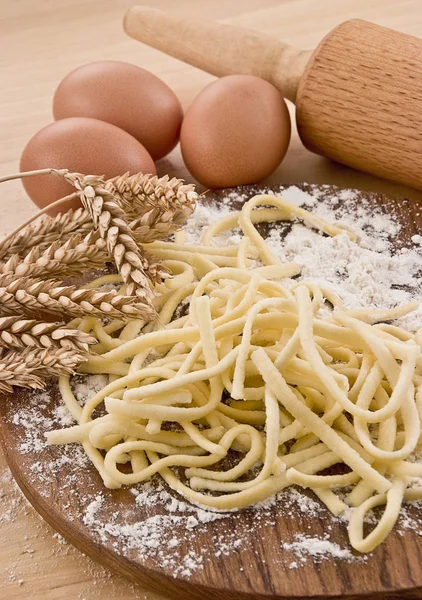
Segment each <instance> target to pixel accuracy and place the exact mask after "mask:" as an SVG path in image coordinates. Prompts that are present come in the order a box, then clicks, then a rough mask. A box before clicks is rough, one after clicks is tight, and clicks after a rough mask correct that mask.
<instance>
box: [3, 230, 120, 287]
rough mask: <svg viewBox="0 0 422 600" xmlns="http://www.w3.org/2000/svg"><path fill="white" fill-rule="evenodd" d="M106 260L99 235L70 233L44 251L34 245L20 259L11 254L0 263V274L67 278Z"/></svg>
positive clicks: (103, 245) (92, 232)
mask: <svg viewBox="0 0 422 600" xmlns="http://www.w3.org/2000/svg"><path fill="white" fill-rule="evenodd" d="M107 260H110V258H109V255H108V252H107V248H106V243H105V241H104V240H103V239H102V238H100V235H99V232H97V231H91V232H90V233H89V234H88V235H87V236H85V237H82V236H81V235H79V234H73V235H71V236H70V238H69V239H68V240H67V241H66V242H64V243H62V241H61V240H56V241H55V242H53V244H51V245H50V246H48V247H47V248H45V249H43V248H41V246H34V247H33V248H31V250H30V251H29V253H28V254H27V255H26V256H25V257H24V258H23V259H22V257H21V256H20V255H19V254H14V255H12V256H11V257H10V258H9V259H8V260H7V261H6V262H5V263H3V264H0V273H3V274H5V273H14V274H15V275H16V276H19V277H23V276H27V277H41V278H42V277H53V276H54V277H64V276H68V277H69V276H71V275H78V274H80V273H83V272H84V271H85V270H87V269H91V268H98V267H104V266H105V263H106V262H107Z"/></svg>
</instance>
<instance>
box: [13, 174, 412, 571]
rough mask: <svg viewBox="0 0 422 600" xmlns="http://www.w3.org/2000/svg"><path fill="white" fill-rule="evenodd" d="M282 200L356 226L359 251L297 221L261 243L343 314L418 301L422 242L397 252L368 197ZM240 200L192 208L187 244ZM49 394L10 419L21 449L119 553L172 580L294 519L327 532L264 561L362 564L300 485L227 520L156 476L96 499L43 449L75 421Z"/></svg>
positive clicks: (391, 227) (79, 471) (226, 239)
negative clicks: (329, 295) (335, 301)
mask: <svg viewBox="0 0 422 600" xmlns="http://www.w3.org/2000/svg"><path fill="white" fill-rule="evenodd" d="M318 196H321V198H319V197H318ZM283 197H284V198H285V199H286V200H288V201H290V202H293V203H294V204H297V205H303V206H304V207H305V208H307V209H311V210H313V211H314V212H316V213H317V214H318V215H319V216H321V217H322V218H324V219H325V220H327V221H331V222H333V221H334V220H336V221H337V222H339V223H340V224H343V225H345V226H347V227H350V228H352V229H353V230H354V231H355V232H356V233H357V234H358V235H359V238H360V244H359V245H358V244H354V243H353V242H351V241H350V240H349V238H348V237H347V236H346V235H339V236H336V237H335V238H330V237H325V236H322V235H320V234H319V233H318V232H315V231H313V230H310V229H308V228H306V227H304V226H302V225H300V224H298V223H294V224H293V225H292V224H287V225H281V226H276V227H275V228H274V230H273V231H272V232H271V233H270V235H269V238H268V240H267V243H268V244H269V246H270V248H271V250H272V252H273V253H274V254H275V255H277V256H278V257H279V258H280V259H281V260H283V261H295V262H297V263H299V264H300V265H301V266H302V275H301V277H302V278H305V279H311V280H314V281H316V282H318V283H319V284H321V285H323V286H325V287H329V288H331V289H332V290H334V291H335V292H336V293H337V294H338V295H339V296H340V297H341V298H342V299H343V301H344V303H345V305H346V307H347V308H357V307H376V308H379V307H394V306H396V305H397V304H401V303H407V302H409V301H411V300H413V299H415V298H417V297H418V296H420V295H421V287H422V283H421V277H420V275H421V269H422V246H421V243H420V242H421V241H422V237H421V236H420V235H419V234H416V235H414V236H413V240H412V241H413V243H414V245H415V247H407V246H406V245H404V246H403V247H402V248H401V249H400V250H399V251H398V252H397V253H396V254H394V251H393V246H392V241H393V240H394V239H395V238H396V237H397V236H398V235H400V229H401V226H400V224H399V223H398V221H397V220H396V219H395V217H394V216H393V215H392V214H384V213H383V211H382V209H381V208H379V207H374V205H373V204H372V203H370V202H368V201H361V200H359V203H358V205H356V197H355V193H354V192H353V191H351V190H343V191H337V192H334V193H333V192H329V191H328V190H327V189H326V190H323V191H322V193H321V192H319V191H318V190H316V189H314V190H313V192H312V195H311V194H308V193H305V192H303V191H301V190H299V189H298V188H296V187H294V186H293V187H291V188H289V189H287V190H286V191H284V192H283ZM243 199H244V198H239V196H236V194H233V193H232V194H230V195H229V196H228V197H227V198H225V199H222V200H221V201H220V203H219V204H218V206H213V207H209V206H198V208H197V210H196V212H195V214H194V215H193V216H192V217H191V219H190V220H189V222H188V225H187V227H186V235H187V241H188V242H190V243H198V242H199V239H200V237H201V235H202V233H203V231H204V229H205V228H206V227H208V226H209V225H210V224H211V223H213V222H215V221H216V220H218V219H219V218H220V217H222V216H223V215H225V214H228V213H229V212H230V206H231V204H232V203H233V202H234V203H236V202H237V201H239V200H243ZM286 233H287V235H286ZM419 238H420V239H419ZM238 242H239V233H238V232H236V231H235V232H230V233H229V234H224V235H222V236H220V238H219V240H217V243H220V244H238ZM286 283H287V284H289V282H288V281H287V282H286ZM421 317H422V312H421V311H420V310H419V311H415V313H412V314H411V315H409V316H407V317H405V318H403V319H401V320H400V323H401V325H402V326H404V327H407V328H408V329H409V330H415V329H416V328H418V327H420V326H421V325H422V318H421ZM104 385H105V379H104V378H103V377H102V376H93V377H90V378H85V379H83V378H82V377H77V378H74V380H73V388H74V390H75V393H76V395H77V398H78V401H79V402H80V403H81V404H84V403H85V402H86V400H87V399H88V398H89V397H90V396H92V395H93V393H95V391H97V390H98V389H101V388H102V387H103V386H104ZM52 397H53V398H56V397H57V393H54V392H49V391H46V392H39V393H34V394H33V395H32V396H31V401H30V402H29V403H28V404H27V405H26V406H25V408H24V409H22V410H20V411H19V412H17V413H16V414H15V415H14V417H13V424H14V425H15V426H16V428H17V430H16V431H17V435H18V436H19V439H20V440H21V443H20V446H19V449H20V451H21V452H22V454H24V455H28V454H29V455H31V457H32V458H33V462H32V464H31V466H30V471H31V476H32V477H36V478H37V479H39V480H40V481H42V482H43V483H44V487H43V493H44V494H45V496H46V498H50V497H51V499H52V500H53V499H54V501H55V502H59V503H60V504H61V505H62V507H63V509H64V510H65V509H66V507H70V506H72V513H71V514H72V515H74V518H78V519H80V520H81V521H82V522H83V523H84V524H85V526H86V527H87V528H89V529H90V530H91V532H92V533H93V534H94V535H95V536H96V537H97V539H98V540H99V541H103V542H108V543H111V544H112V545H113V546H114V548H115V549H116V550H117V551H119V552H121V553H124V554H125V555H128V556H132V557H136V559H137V560H138V561H142V562H144V563H145V564H147V565H149V566H155V567H157V566H158V567H162V568H166V569H168V570H171V572H172V573H173V575H174V576H175V577H176V576H182V577H189V576H191V575H192V573H193V572H194V571H195V570H198V569H204V566H205V565H206V562H207V560H209V558H210V557H211V556H214V557H216V558H219V557H225V556H230V555H233V554H236V555H239V556H241V555H242V552H244V553H245V556H246V559H248V552H247V547H248V540H249V539H250V537H251V533H252V534H253V536H254V537H256V538H257V539H269V538H270V537H271V536H268V535H267V532H268V531H269V529H270V528H272V527H274V525H275V524H276V521H277V519H279V518H282V519H284V520H286V522H288V521H291V522H292V523H294V522H299V523H300V525H301V529H302V530H303V531H307V530H309V529H310V528H311V523H313V522H315V521H317V522H319V523H322V524H323V529H322V531H323V533H322V534H321V535H320V536H317V537H311V536H310V535H309V534H308V533H302V534H300V535H296V537H295V538H294V539H293V540H291V539H290V540H289V541H286V542H282V543H281V546H280V545H279V546H278V547H277V548H268V557H267V558H266V560H267V561H269V560H272V561H275V562H276V563H277V564H280V565H284V567H285V568H290V569H296V568H300V567H301V566H303V565H304V564H306V562H307V560H310V561H318V562H319V561H324V560H327V559H329V560H336V561H338V560H345V561H348V562H356V563H360V562H362V560H367V558H363V557H358V556H355V555H354V554H353V553H352V551H351V550H350V548H349V547H348V546H347V545H345V547H341V546H340V545H338V544H337V543H334V542H332V541H331V540H330V532H331V531H333V528H334V526H335V525H337V527H338V523H339V521H341V519H340V518H334V517H331V516H330V515H329V514H328V512H327V510H326V509H325V508H324V507H323V506H322V505H321V503H320V502H319V501H317V500H315V499H313V498H312V497H308V495H306V494H305V493H302V492H301V491H298V490H297V489H289V490H285V491H283V492H281V493H279V494H278V495H277V496H276V497H274V498H271V499H269V500H268V501H266V502H264V503H261V504H260V505H258V506H256V507H253V508H251V509H249V510H248V511H243V512H238V513H230V514H221V513H214V512H211V511H209V510H204V509H202V508H198V507H196V506H193V505H191V504H189V503H187V502H185V501H183V500H182V499H181V498H180V497H176V496H175V495H173V494H170V493H169V491H168V490H167V488H166V487H165V486H164V485H163V484H161V483H159V481H158V479H154V480H153V481H152V482H148V483H145V484H140V485H137V486H135V487H133V488H132V489H131V490H130V491H129V492H128V491H118V492H111V491H110V490H106V489H104V491H102V492H101V493H98V485H97V486H96V487H95V486H94V485H93V482H94V481H96V482H97V481H98V480H97V479H94V478H96V477H98V476H97V474H96V473H95V475H93V474H92V472H91V471H90V470H89V461H88V460H87V458H86V457H85V454H84V452H83V450H82V449H81V447H80V446H79V445H66V446H60V447H51V448H48V449H46V446H45V438H44V433H45V432H46V431H48V430H51V429H53V428H57V427H60V426H69V425H71V424H72V423H73V420H72V417H71V416H69V415H68V414H67V412H66V410H65V409H64V408H63V407H60V406H59V407H58V408H56V409H55V410H54V411H53V413H51V409H50V408H49V405H50V402H51V399H52ZM46 453H48V454H47V455H48V460H46ZM55 481H59V482H60V486H59V490H58V496H57V495H56V494H57V491H55V490H53V488H52V486H51V485H50V484H51V483H53V482H55ZM53 493H54V494H55V495H54V497H53ZM122 494H123V495H124V496H123V495H122ZM122 498H124V501H123V502H122V501H121V499H122ZM75 507H77V509H76V510H75ZM415 514H416V515H417V511H415V510H412V509H411V508H408V507H404V508H403V510H402V517H401V520H400V522H399V524H398V531H399V532H400V533H403V531H404V530H406V529H412V530H413V531H422V528H421V525H422V517H421V518H419V517H418V516H415ZM342 526H344V524H342ZM202 531H206V532H207V533H208V535H209V537H210V538H211V542H210V543H209V545H207V546H204V547H201V549H200V550H199V551H198V552H195V551H194V547H195V546H194V542H195V540H196V538H197V537H198V533H200V532H202ZM292 558H295V560H292ZM264 562H265V560H264ZM239 564H241V562H240V561H239ZM239 568H240V570H243V567H239Z"/></svg>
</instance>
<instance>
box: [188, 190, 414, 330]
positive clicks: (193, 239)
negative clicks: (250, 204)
mask: <svg viewBox="0 0 422 600" xmlns="http://www.w3.org/2000/svg"><path fill="white" fill-rule="evenodd" d="M269 193H271V194H275V193H274V191H272V190H269ZM277 195H280V196H282V197H283V198H284V199H285V200H287V201H288V202H290V203H292V204H294V205H295V206H302V207H303V208H305V209H307V210H312V211H313V212H314V213H315V214H317V215H318V216H319V217H321V218H322V219H324V220H326V221H327V222H329V223H337V224H338V225H341V226H343V227H346V228H348V229H350V230H352V231H353V232H354V233H356V234H357V236H358V243H355V242H352V241H351V240H350V238H349V237H348V235H347V234H346V233H344V234H340V235H337V236H334V237H329V236H324V235H321V233H319V232H317V231H315V230H313V229H310V228H308V227H306V226H304V225H303V224H301V223H299V222H294V223H293V225H291V224H288V225H286V224H285V223H283V224H274V226H273V227H272V229H271V231H270V233H269V235H268V236H267V238H266V244H267V246H268V247H269V249H270V250H271V252H272V253H273V254H274V256H276V257H277V258H278V259H279V260H280V261H282V262H296V263H297V264H298V265H299V266H300V267H301V274H300V276H299V277H298V278H297V279H295V282H296V281H298V280H299V281H300V280H307V281H313V282H315V283H317V284H318V285H320V286H322V287H325V288H327V289H329V290H331V291H333V292H335V293H336V294H337V295H338V296H339V297H340V298H341V300H342V301H343V303H344V306H345V308H346V309H358V308H373V309H375V308H394V307H396V306H398V305H401V304H406V303H408V302H411V301H412V300H415V299H418V298H420V297H422V247H421V245H420V242H419V238H421V239H422V236H420V235H419V234H416V235H414V236H412V238H411V241H412V242H413V244H414V245H415V247H408V246H403V247H401V248H399V249H397V250H395V248H394V244H395V242H396V241H397V236H399V235H400V232H401V225H400V224H399V222H398V221H397V219H396V217H395V216H394V213H393V212H385V211H383V209H382V207H380V206H378V205H376V204H374V202H370V201H369V200H366V199H362V198H359V199H358V198H357V195H356V192H355V191H354V190H334V191H333V192H329V191H328V190H324V191H323V193H321V191H320V190H319V189H316V188H312V186H310V192H307V191H303V190H301V189H299V188H298V187H296V186H291V187H289V188H287V189H285V190H282V191H280V192H278V193H277ZM321 196H323V197H321ZM244 199H245V198H244V194H243V195H242V196H237V197H236V195H235V194H234V193H231V194H229V195H228V196H227V198H226V201H225V202H224V201H223V202H221V203H220V204H218V205H213V206H211V207H208V206H207V207H205V206H202V205H200V206H199V209H198V210H199V212H197V211H196V212H195V213H194V214H193V215H192V216H191V217H190V219H189V221H188V226H187V228H186V235H187V240H188V243H193V244H197V243H199V240H200V239H201V236H202V234H203V232H204V231H205V230H206V228H207V227H208V226H209V225H211V224H212V223H214V222H215V221H217V220H218V219H219V218H221V217H222V216H225V215H226V214H227V213H228V205H227V200H229V201H231V202H235V201H237V203H239V202H240V201H243V200H244ZM286 227H287V228H288V229H290V231H288V232H287V233H286ZM240 239H241V236H240V230H239V229H234V230H231V231H230V232H224V233H223V234H222V235H219V236H217V237H216V238H215V241H214V243H215V245H217V246H225V245H232V246H233V245H238V244H239V242H240ZM393 243H394V244H393ZM284 283H285V284H286V285H292V283H293V281H289V280H285V281H284ZM397 324H399V325H400V326H401V327H403V328H405V329H407V330H409V331H412V332H413V331H416V330H417V329H418V328H419V327H421V324H422V308H419V310H418V311H416V312H413V313H410V314H409V315H407V316H406V317H404V318H402V319H400V320H399V321H398V322H397Z"/></svg>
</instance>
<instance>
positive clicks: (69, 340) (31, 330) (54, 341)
mask: <svg viewBox="0 0 422 600" xmlns="http://www.w3.org/2000/svg"><path fill="white" fill-rule="evenodd" d="M95 343H96V338H94V337H92V336H90V335H88V334H87V333H84V332H83V331H80V330H79V329H69V328H68V327H66V326H65V325H64V324H63V323H43V322H40V321H36V320H35V319H22V317H20V316H13V317H2V318H0V346H2V347H3V348H8V349H11V348H20V349H23V348H29V347H32V348H33V347H35V348H60V347H63V348H64V347H67V348H73V349H74V350H83V351H85V352H87V351H88V349H89V346H90V344H95Z"/></svg>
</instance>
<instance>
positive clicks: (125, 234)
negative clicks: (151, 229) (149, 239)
mask: <svg viewBox="0 0 422 600" xmlns="http://www.w3.org/2000/svg"><path fill="white" fill-rule="evenodd" d="M64 178H65V179H66V181H69V183H72V185H73V186H74V187H75V188H76V189H77V190H78V193H79V197H80V199H81V202H82V205H83V206H84V208H85V209H86V210H87V211H88V212H89V213H90V215H91V218H92V221H93V223H94V226H95V227H96V228H98V230H99V232H100V235H101V237H102V238H103V239H104V240H105V241H106V244H107V248H108V251H109V253H110V255H111V256H112V257H113V259H114V262H115V265H116V267H117V269H118V271H119V273H120V274H121V276H122V279H123V281H124V282H125V283H126V286H127V293H128V294H129V295H132V294H136V295H137V296H139V297H140V298H142V299H143V300H144V301H145V302H147V303H148V304H149V305H150V306H152V305H151V299H152V296H153V294H152V290H151V283H150V280H149V279H148V276H147V273H148V267H149V265H148V260H147V259H146V257H145V255H144V253H143V250H142V248H140V247H139V246H138V245H137V243H136V241H135V240H134V238H133V235H132V232H131V230H130V228H129V225H128V223H127V221H126V215H125V212H124V210H123V209H122V208H121V207H120V206H119V204H118V203H117V202H116V200H115V198H114V196H113V195H112V194H111V193H110V192H108V191H107V190H106V189H105V188H104V181H103V180H102V179H101V178H100V177H97V176H93V175H87V176H84V175H80V174H78V173H67V174H65V175H64Z"/></svg>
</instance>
